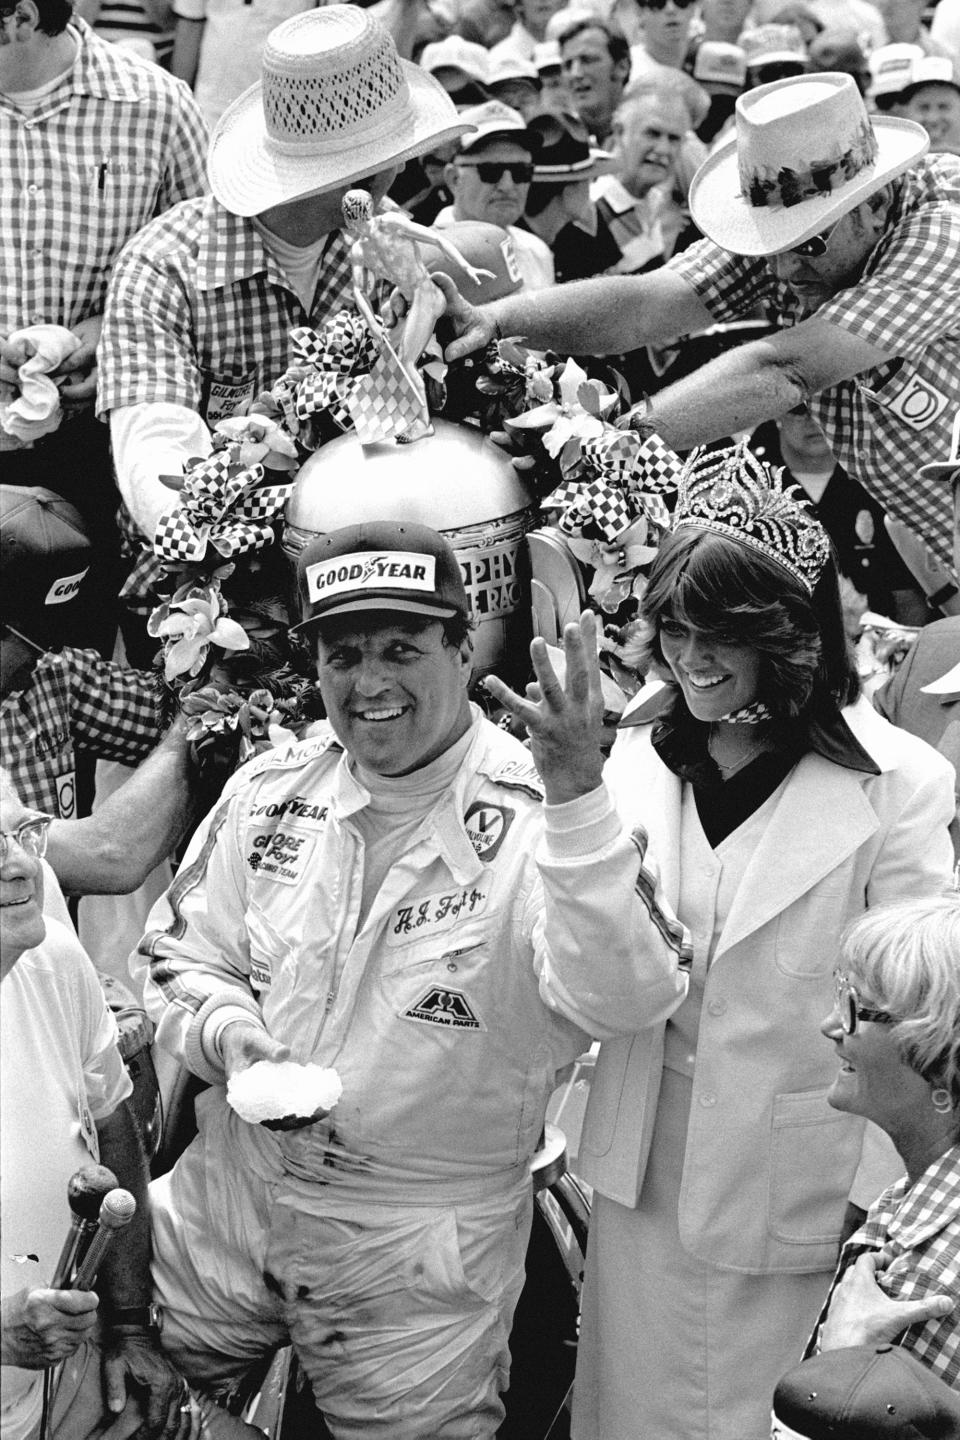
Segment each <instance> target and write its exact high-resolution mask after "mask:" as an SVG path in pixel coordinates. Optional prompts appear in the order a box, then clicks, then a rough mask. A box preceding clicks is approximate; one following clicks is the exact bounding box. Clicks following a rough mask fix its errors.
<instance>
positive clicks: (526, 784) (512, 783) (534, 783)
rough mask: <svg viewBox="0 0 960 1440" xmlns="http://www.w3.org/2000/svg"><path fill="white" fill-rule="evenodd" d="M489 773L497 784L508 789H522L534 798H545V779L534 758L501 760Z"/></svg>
mask: <svg viewBox="0 0 960 1440" xmlns="http://www.w3.org/2000/svg"><path fill="white" fill-rule="evenodd" d="M488 774H489V776H490V779H491V780H492V781H493V783H494V784H495V785H503V786H505V787H506V788H507V789H508V790H522V791H523V793H524V794H525V795H529V796H530V797H531V798H532V799H534V800H542V799H543V781H542V780H541V779H540V775H539V773H538V771H537V767H536V765H534V763H533V761H532V760H523V759H519V758H518V759H516V760H501V761H500V763H499V764H498V765H494V766H493V768H492V769H491V770H489V771H488Z"/></svg>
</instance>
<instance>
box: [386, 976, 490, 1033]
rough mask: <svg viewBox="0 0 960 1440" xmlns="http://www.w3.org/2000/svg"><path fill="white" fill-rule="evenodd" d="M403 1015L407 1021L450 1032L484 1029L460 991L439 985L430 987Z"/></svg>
mask: <svg viewBox="0 0 960 1440" xmlns="http://www.w3.org/2000/svg"><path fill="white" fill-rule="evenodd" d="M403 1015H404V1018H405V1019H407V1020H420V1021H422V1022H424V1023H426V1024H428V1025H444V1026H446V1027H447V1028H448V1029H450V1030H483V1029H484V1028H485V1027H484V1026H483V1025H482V1024H481V1023H480V1019H479V1017H478V1016H477V1014H476V1012H475V1010H474V1008H473V1006H472V1005H471V1004H470V1001H469V1000H468V999H467V997H466V995H464V993H463V991H462V990H447V989H445V988H444V987H443V986H441V985H431V986H430V988H429V990H425V991H424V993H423V994H422V995H421V997H420V999H419V1000H418V1001H417V1002H416V1003H415V1004H414V1005H411V1006H410V1007H409V1009H407V1010H404V1012H403Z"/></svg>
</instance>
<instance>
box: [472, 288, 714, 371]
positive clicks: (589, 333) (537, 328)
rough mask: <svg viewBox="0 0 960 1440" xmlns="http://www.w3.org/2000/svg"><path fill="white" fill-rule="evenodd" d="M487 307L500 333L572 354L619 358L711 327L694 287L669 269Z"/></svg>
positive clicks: (527, 295) (540, 292)
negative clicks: (640, 347)
mask: <svg viewBox="0 0 960 1440" xmlns="http://www.w3.org/2000/svg"><path fill="white" fill-rule="evenodd" d="M488 308H489V311H490V313H491V315H493V316H494V317H495V318H496V320H497V323H498V324H499V326H500V331H501V334H502V335H520V336H523V337H525V339H526V342H527V343H528V344H530V345H532V346H534V347H535V348H537V349H541V350H544V349H550V350H556V351H558V352H559V353H560V354H568V355H613V354H620V353H622V352H624V351H627V350H635V349H637V347H638V346H640V345H646V344H649V343H654V342H655V343H658V344H659V343H661V342H665V341H667V340H673V339H675V338H676V337H677V336H678V335H685V334H689V333H690V331H692V330H694V329H697V328H698V327H703V326H706V325H709V324H710V323H711V317H710V314H709V312H708V311H707V310H706V307H705V306H703V305H702V303H701V302H700V301H699V300H698V299H697V297H696V295H695V294H694V292H693V291H692V290H691V289H690V287H689V286H688V285H687V284H686V283H685V282H684V281H683V280H680V279H679V278H678V277H677V276H674V275H673V274H672V273H668V272H666V271H656V272H653V273H652V274H650V275H639V276H632V275H631V276H627V275H617V276H613V275H611V276H601V277H600V278H598V279H593V280H576V281H572V282H571V283H570V284H569V285H558V286H555V287H553V288H552V289H547V290H532V291H529V290H528V291H523V290H521V291H520V292H519V294H517V295H510V296H508V297H506V298H505V299H503V300H497V301H495V302H494V304H492V305H491V306H489V307H488Z"/></svg>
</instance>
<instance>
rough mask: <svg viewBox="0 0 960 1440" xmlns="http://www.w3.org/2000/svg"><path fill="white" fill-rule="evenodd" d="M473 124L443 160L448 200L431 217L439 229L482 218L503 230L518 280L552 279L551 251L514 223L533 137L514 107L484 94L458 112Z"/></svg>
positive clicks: (539, 282)
mask: <svg viewBox="0 0 960 1440" xmlns="http://www.w3.org/2000/svg"><path fill="white" fill-rule="evenodd" d="M460 119H461V120H463V121H465V122H469V123H470V124H471V125H475V126H476V127H477V128H476V130H475V131H473V132H472V133H471V134H469V135H464V136H463V137H462V138H461V140H460V144H459V149H458V151H457V154H456V155H455V156H454V158H453V160H452V161H451V163H450V164H449V165H448V166H447V169H446V175H445V179H446V182H447V186H448V188H449V190H450V192H451V194H452V195H453V204H452V205H448V206H447V207H446V208H445V209H443V210H441V211H440V213H439V214H438V215H437V218H436V220H435V221H434V222H433V223H434V225H435V227H436V228H437V229H438V230H440V229H443V228H445V227H446V226H447V225H452V224H453V223H454V222H455V221H458V220H483V221H485V222H486V223H487V224H488V225H500V226H502V228H503V229H504V230H506V231H508V232H509V234H510V236H511V238H512V240H513V246H514V249H515V251H516V254H517V263H518V264H519V266H520V274H521V275H522V277H523V283H524V286H525V287H526V288H528V289H537V288H539V287H541V286H544V285H552V284H553V283H554V266H553V254H552V253H551V250H550V247H549V246H548V245H547V244H546V242H545V241H543V240H541V239H540V237H539V236H537V235H533V234H532V233H531V232H530V231H529V230H528V229H526V228H522V229H521V228H520V226H519V225H518V223H517V222H518V221H519V220H520V217H521V216H522V215H523V212H524V210H525V209H526V205H527V195H528V194H529V192H530V182H531V181H532V179H533V157H534V151H535V150H536V148H537V144H538V141H537V137H536V136H535V135H534V133H533V132H532V131H530V130H528V129H527V125H526V121H525V120H524V118H523V116H522V115H521V114H520V112H519V110H512V109H511V108H510V106H509V105H504V104H503V102H502V101H500V100H488V101H487V102H486V103H485V104H483V105H474V106H472V107H469V108H468V109H466V110H462V111H461V112H460Z"/></svg>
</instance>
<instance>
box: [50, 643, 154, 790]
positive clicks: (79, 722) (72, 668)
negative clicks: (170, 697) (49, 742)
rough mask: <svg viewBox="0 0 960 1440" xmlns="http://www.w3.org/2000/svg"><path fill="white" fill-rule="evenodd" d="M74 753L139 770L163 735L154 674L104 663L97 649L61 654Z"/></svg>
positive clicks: (110, 662) (68, 651) (64, 651)
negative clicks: (137, 767) (81, 751)
mask: <svg viewBox="0 0 960 1440" xmlns="http://www.w3.org/2000/svg"><path fill="white" fill-rule="evenodd" d="M60 657H61V664H62V668H63V670H64V673H65V678H66V683H67V686H68V688H69V695H70V711H69V713H70V728H71V730H72V732H73V737H74V742H75V744H76V746H77V749H78V750H85V751H88V752H89V753H91V754H94V755H96V756H97V758H98V759H101V760H119V761H121V762H122V763H123V764H125V765H139V763H140V761H141V760H145V759H146V757H147V756H148V755H149V754H150V752H151V750H153V749H154V747H155V746H156V745H157V743H158V742H159V740H160V737H161V735H162V733H163V720H162V714H161V711H162V704H161V693H160V692H161V686H160V678H159V673H153V672H151V671H149V670H134V669H132V668H130V667H129V666H125V665H117V664H116V663H115V662H114V661H112V660H104V659H102V657H101V656H100V655H98V654H97V652H96V650H73V649H69V648H68V649H65V650H62V651H61V652H60Z"/></svg>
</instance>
